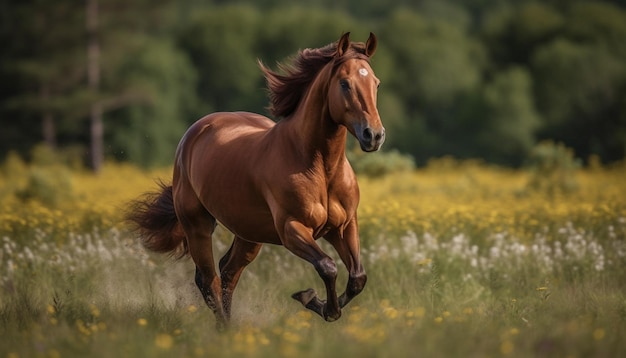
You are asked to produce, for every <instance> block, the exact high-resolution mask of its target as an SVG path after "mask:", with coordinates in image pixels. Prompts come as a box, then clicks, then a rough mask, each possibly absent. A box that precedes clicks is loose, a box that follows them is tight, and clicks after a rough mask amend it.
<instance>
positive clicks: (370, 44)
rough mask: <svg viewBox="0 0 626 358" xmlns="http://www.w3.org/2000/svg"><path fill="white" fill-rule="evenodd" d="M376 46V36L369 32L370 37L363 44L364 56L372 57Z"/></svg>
mask: <svg viewBox="0 0 626 358" xmlns="http://www.w3.org/2000/svg"><path fill="white" fill-rule="evenodd" d="M377 45H378V40H377V39H376V35H374V33H372V32H370V37H369V38H368V39H367V42H366V43H365V55H366V56H367V57H372V56H374V52H376V46H377Z"/></svg>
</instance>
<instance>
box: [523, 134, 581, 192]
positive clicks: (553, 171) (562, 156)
mask: <svg viewBox="0 0 626 358" xmlns="http://www.w3.org/2000/svg"><path fill="white" fill-rule="evenodd" d="M580 166H581V163H580V160H579V159H577V158H575V157H574V151H573V150H572V149H571V148H567V147H566V146H565V145H564V144H563V143H558V144H555V143H553V142H550V141H547V142H542V143H539V144H538V145H537V146H535V148H533V150H532V153H531V155H530V159H529V162H528V167H529V170H530V171H531V176H530V179H529V181H528V184H527V188H528V189H529V190H531V191H537V192H541V193H546V194H549V195H555V194H558V193H568V192H571V191H574V190H576V189H578V182H577V180H576V171H577V170H578V169H579V168H580Z"/></svg>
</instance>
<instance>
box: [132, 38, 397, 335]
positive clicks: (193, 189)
mask: <svg viewBox="0 0 626 358" xmlns="http://www.w3.org/2000/svg"><path fill="white" fill-rule="evenodd" d="M376 43H377V41H376V37H375V36H374V34H371V33H370V36H369V39H368V40H367V42H366V43H365V44H363V43H353V42H352V43H351V42H350V40H349V33H346V34H344V35H343V36H342V37H341V38H340V39H339V41H337V42H336V43H333V44H330V45H328V46H325V47H323V48H319V49H306V50H303V51H301V52H300V53H299V54H298V56H297V57H296V58H295V60H294V64H293V65H291V66H279V67H280V69H281V70H282V72H283V74H278V73H276V72H273V71H271V70H269V69H268V68H266V67H265V66H264V65H263V64H262V63H261V62H259V66H260V67H261V70H262V71H263V72H264V74H265V77H266V79H267V83H268V87H269V91H270V100H271V107H270V110H271V112H272V114H273V115H275V116H276V117H281V118H282V120H281V121H279V122H278V123H276V124H275V123H274V122H273V121H271V120H270V119H268V118H266V117H263V116H261V115H258V114H253V113H246V112H232V113H231V112H228V113H213V114H210V115H208V116H206V117H204V118H202V119H200V120H198V121H197V122H196V123H194V124H193V125H192V126H191V127H190V128H189V129H188V130H187V132H186V133H185V135H184V136H183V138H182V139H181V141H180V143H179V145H178V149H177V151H176V157H175V161H174V176H173V182H172V185H171V186H166V185H162V188H161V189H162V190H161V191H160V192H158V193H153V194H152V195H150V194H149V195H148V196H147V197H144V198H143V199H141V200H138V201H136V202H135V205H134V206H133V207H132V211H131V214H130V215H129V219H130V220H131V222H133V223H134V224H135V225H136V227H137V229H138V231H139V234H140V235H141V237H142V238H143V244H144V245H145V247H147V248H148V249H151V250H154V251H157V252H178V253H179V254H180V256H181V257H182V256H184V255H186V254H189V255H191V257H192V259H193V261H194V263H195V264H196V278H195V281H196V284H197V286H198V288H199V289H200V292H202V295H203V297H204V300H205V301H206V303H207V305H208V306H209V307H210V308H211V309H212V310H213V312H214V313H215V316H216V318H217V324H218V327H224V326H225V325H226V324H227V323H228V321H229V318H230V311H231V302H232V295H233V291H234V289H235V286H236V285H237V281H238V280H239V277H240V275H241V273H242V271H243V270H244V268H245V267H246V266H247V265H248V264H249V263H250V262H251V261H252V260H254V258H255V257H256V256H257V254H258V253H259V250H260V249H261V246H262V245H263V244H276V245H283V246H284V247H285V248H286V249H287V250H289V251H291V252H292V253H293V254H295V255H297V256H298V257H300V258H302V259H304V260H306V261H308V262H310V263H311V264H312V265H313V266H314V267H315V269H316V270H317V272H318V274H319V275H320V277H321V278H322V280H323V281H324V284H325V286H326V298H327V299H326V300H322V299H320V298H319V297H318V296H317V293H316V292H315V291H314V290H313V289H308V290H304V291H301V292H297V293H295V294H294V295H293V296H292V297H293V298H294V299H296V300H298V301H300V302H301V303H302V304H303V305H304V306H305V307H306V308H308V309H310V310H312V311H314V312H316V313H317V314H319V315H320V316H322V317H323V318H324V319H325V320H327V321H334V320H336V319H338V318H339V317H340V316H341V308H342V307H344V306H345V305H346V304H347V303H348V302H350V300H352V299H353V298H354V297H355V296H356V295H357V294H359V293H360V292H361V291H362V290H363V287H364V285H365V281H366V279H367V277H366V275H365V271H364V270H363V266H362V265H361V258H360V254H359V247H360V243H359V234H358V227H357V215H356V213H357V205H358V203H359V188H358V185H357V181H356V177H355V175H354V172H353V171H352V168H351V167H350V164H349V163H348V161H347V159H346V156H345V146H346V136H347V132H350V133H351V134H352V135H353V136H355V137H356V139H357V140H358V142H359V144H360V146H361V149H362V150H363V151H366V152H371V151H376V150H378V149H379V148H380V146H381V145H382V143H383V141H384V138H385V129H384V128H383V126H382V123H381V121H380V117H379V114H378V110H377V108H376V95H377V88H378V85H379V80H378V79H377V78H376V76H375V75H374V72H373V71H372V68H371V67H370V64H369V58H370V57H371V56H372V55H373V54H374V51H375V50H376ZM217 222H220V223H221V224H222V225H223V226H225V227H226V228H227V229H228V230H229V231H231V232H232V233H234V235H235V238H234V240H233V243H232V246H231V247H230V249H229V250H228V252H226V254H225V255H224V257H222V259H221V260H220V261H219V272H220V274H218V273H217V270H216V265H215V263H214V260H213V246H212V242H211V235H212V233H213V230H214V229H215V227H216V223H217ZM321 237H323V238H324V239H325V240H327V241H328V242H330V244H332V246H333V247H334V248H335V249H336V250H337V252H338V254H339V256H340V258H341V260H342V261H343V262H344V263H345V265H346V268H347V269H348V271H349V279H348V283H347V287H346V290H345V292H344V293H343V294H341V296H339V297H338V296H337V292H336V289H335V281H336V278H337V266H336V264H335V262H334V261H333V260H332V259H331V258H330V257H329V256H328V255H327V254H326V253H324V251H322V250H321V248H320V247H319V246H318V245H317V243H316V240H317V239H319V238H321ZM181 244H182V245H181Z"/></svg>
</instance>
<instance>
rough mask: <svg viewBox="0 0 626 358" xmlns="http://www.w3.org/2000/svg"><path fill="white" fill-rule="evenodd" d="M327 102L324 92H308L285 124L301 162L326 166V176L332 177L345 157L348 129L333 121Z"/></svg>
mask: <svg viewBox="0 0 626 358" xmlns="http://www.w3.org/2000/svg"><path fill="white" fill-rule="evenodd" d="M325 100H326V99H325V95H324V94H323V93H322V92H321V91H315V90H311V91H309V93H307V94H306V96H305V98H303V102H302V103H301V105H300V106H299V107H298V109H297V110H296V111H295V112H294V114H293V115H292V117H291V118H289V119H288V120H287V121H286V123H285V124H288V125H289V126H290V127H291V128H290V132H291V135H292V137H293V138H294V143H295V145H297V146H298V147H299V149H300V150H299V151H298V152H299V155H302V156H303V158H302V159H303V160H304V161H309V160H311V163H312V164H314V165H323V167H324V171H325V172H326V173H327V175H333V172H334V170H336V169H337V167H338V166H339V164H341V163H342V161H343V159H344V156H345V148H346V137H347V129H346V128H345V127H343V126H340V125H337V124H336V123H335V122H334V121H333V120H332V119H331V117H330V113H329V112H328V106H326V104H325ZM320 159H321V161H320ZM320 169H321V168H320Z"/></svg>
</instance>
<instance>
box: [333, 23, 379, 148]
mask: <svg viewBox="0 0 626 358" xmlns="http://www.w3.org/2000/svg"><path fill="white" fill-rule="evenodd" d="M349 35H350V33H346V34H344V35H343V36H342V37H341V39H339V41H338V42H337V52H336V54H335V66H336V69H335V71H334V72H333V75H332V78H331V79H330V82H329V88H328V105H329V111H330V115H331V117H332V119H333V120H334V121H335V122H336V123H338V124H341V125H344V126H346V128H348V131H349V132H350V133H352V135H353V136H354V137H356V139H357V140H358V141H359V144H360V145H361V149H362V150H363V151H365V152H373V151H376V150H378V149H379V148H380V146H381V145H382V144H383V142H384V141H385V128H384V127H383V124H382V122H381V120H380V115H379V114H378V109H377V108H376V95H377V92H378V85H379V84H380V81H379V80H378V78H376V76H375V75H374V71H373V70H372V68H371V67H370V64H369V58H370V57H371V56H372V55H374V52H375V51H376V43H377V42H376V36H375V35H374V34H372V33H370V37H369V38H368V39H367V42H366V43H365V46H364V47H363V44H352V46H351V44H350V39H349Z"/></svg>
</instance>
